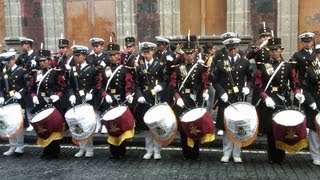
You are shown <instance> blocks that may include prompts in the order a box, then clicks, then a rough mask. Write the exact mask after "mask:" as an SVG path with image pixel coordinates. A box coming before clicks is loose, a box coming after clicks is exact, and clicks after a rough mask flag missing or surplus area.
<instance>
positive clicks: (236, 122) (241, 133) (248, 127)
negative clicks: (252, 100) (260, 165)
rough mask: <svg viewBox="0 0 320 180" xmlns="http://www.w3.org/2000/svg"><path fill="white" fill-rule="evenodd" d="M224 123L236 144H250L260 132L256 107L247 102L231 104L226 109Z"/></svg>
mask: <svg viewBox="0 0 320 180" xmlns="http://www.w3.org/2000/svg"><path fill="white" fill-rule="evenodd" d="M224 125H225V129H226V132H227V135H228V137H229V138H230V139H231V141H232V142H233V143H234V144H237V145H239V146H241V147H245V146H249V145H250V144H251V143H252V142H253V141H254V140H255V139H256V138H257V134H258V127H259V121H258V116H257V112H256V109H255V107H254V106H252V105H251V104H249V103H247V102H236V103H233V104H231V105H229V106H228V107H227V108H226V109H225V110H224Z"/></svg>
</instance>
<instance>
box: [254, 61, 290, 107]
mask: <svg viewBox="0 0 320 180" xmlns="http://www.w3.org/2000/svg"><path fill="white" fill-rule="evenodd" d="M284 63H285V62H284V61H282V62H281V63H280V64H279V66H278V67H277V69H276V70H275V71H274V72H273V74H272V76H271V77H270V79H269V81H268V83H267V85H266V87H265V88H264V91H266V90H267V89H268V88H269V86H270V84H271V81H272V80H273V78H274V77H275V76H276V74H277V73H278V71H279V70H280V68H281V67H282V65H283V64H284ZM279 98H280V97H279ZM260 102H261V98H259V100H258V102H257V104H256V105H255V107H257V106H258V105H259V104H260Z"/></svg>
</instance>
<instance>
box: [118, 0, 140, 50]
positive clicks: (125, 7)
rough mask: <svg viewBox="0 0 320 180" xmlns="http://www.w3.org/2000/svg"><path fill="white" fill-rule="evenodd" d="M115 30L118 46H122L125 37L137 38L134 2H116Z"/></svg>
mask: <svg viewBox="0 0 320 180" xmlns="http://www.w3.org/2000/svg"><path fill="white" fill-rule="evenodd" d="M116 28H117V38H118V43H119V45H121V46H123V45H124V38H125V37H126V36H133V37H137V25H136V23H135V1H133V0H116Z"/></svg>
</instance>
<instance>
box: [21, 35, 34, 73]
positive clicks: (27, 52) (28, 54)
mask: <svg viewBox="0 0 320 180" xmlns="http://www.w3.org/2000/svg"><path fill="white" fill-rule="evenodd" d="M19 41H20V47H21V52H22V54H21V55H20V56H19V57H18V58H17V65H18V66H21V67H23V68H25V69H27V70H30V69H32V68H35V67H36V66H37V62H36V52H35V51H34V50H33V49H32V45H33V42H34V41H33V39H30V38H26V37H20V38H19Z"/></svg>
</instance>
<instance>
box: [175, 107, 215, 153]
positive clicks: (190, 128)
mask: <svg viewBox="0 0 320 180" xmlns="http://www.w3.org/2000/svg"><path fill="white" fill-rule="evenodd" d="M180 121H181V126H182V128H183V130H184V132H185V133H186V135H187V137H188V146H190V147H193V146H194V141H195V140H200V142H201V143H202V144H203V143H207V142H211V141H214V139H215V135H214V128H215V126H214V124H213V119H212V117H211V114H210V113H209V112H208V111H207V109H206V108H195V109H192V110H189V111H187V112H186V113H184V114H182V115H181V117H180ZM191 140H192V141H191Z"/></svg>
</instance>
